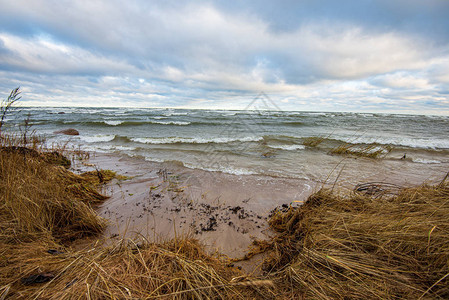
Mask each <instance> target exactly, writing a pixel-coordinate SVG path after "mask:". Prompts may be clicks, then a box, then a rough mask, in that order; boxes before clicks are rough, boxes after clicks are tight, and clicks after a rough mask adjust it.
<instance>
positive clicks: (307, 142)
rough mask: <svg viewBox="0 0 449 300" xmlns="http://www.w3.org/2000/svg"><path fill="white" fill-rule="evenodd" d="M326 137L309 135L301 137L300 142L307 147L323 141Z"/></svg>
mask: <svg viewBox="0 0 449 300" xmlns="http://www.w3.org/2000/svg"><path fill="white" fill-rule="evenodd" d="M327 138H328V137H325V136H310V137H306V138H303V140H302V144H303V145H304V146H307V147H317V146H318V145H319V144H321V143H322V142H324V141H325V140H326V139H327Z"/></svg>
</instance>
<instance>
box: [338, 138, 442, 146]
mask: <svg viewBox="0 0 449 300" xmlns="http://www.w3.org/2000/svg"><path fill="white" fill-rule="evenodd" d="M333 138H336V139H339V140H341V141H343V142H347V143H358V144H371V143H377V144H383V145H393V146H402V147H410V148H421V149H449V140H442V139H419V138H406V137H381V138H380V137H363V136H362V137H359V138H357V139H354V138H353V137H342V138H338V137H333Z"/></svg>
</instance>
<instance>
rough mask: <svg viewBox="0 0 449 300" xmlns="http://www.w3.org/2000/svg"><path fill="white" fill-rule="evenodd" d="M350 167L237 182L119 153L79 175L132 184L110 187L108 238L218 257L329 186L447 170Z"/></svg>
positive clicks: (394, 163)
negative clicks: (178, 239)
mask: <svg viewBox="0 0 449 300" xmlns="http://www.w3.org/2000/svg"><path fill="white" fill-rule="evenodd" d="M349 160H350V161H348V160H346V162H345V163H347V164H349V165H350V167H343V164H342V165H341V166H339V169H337V171H335V172H333V173H332V174H331V176H330V177H329V178H327V180H326V178H324V179H323V180H317V181H313V180H305V179H293V178H281V177H269V176H258V175H232V174H225V173H221V172H210V171H203V170H197V169H189V168H186V167H184V166H182V164H179V163H176V162H172V163H170V162H165V163H155V162H148V161H145V160H143V159H140V158H131V157H129V156H126V155H119V154H102V153H96V154H91V157H90V159H89V161H88V162H84V163H81V162H77V163H76V164H75V166H74V169H75V170H77V171H80V172H81V171H88V170H94V169H95V167H98V168H99V169H110V170H113V171H115V172H117V174H119V175H124V176H127V177H128V178H127V179H124V180H117V179H114V180H113V181H111V182H110V183H108V184H106V185H105V186H104V191H103V192H104V193H105V194H106V195H108V196H110V198H109V199H107V200H106V201H105V202H104V203H103V204H102V205H101V206H100V207H99V208H98V213H99V214H100V215H101V216H102V217H104V218H107V219H108V220H109V222H110V225H109V226H108V228H107V230H106V231H105V236H106V237H112V238H119V237H124V236H126V237H140V238H146V239H148V240H151V241H161V240H165V239H169V238H173V237H175V236H180V235H190V236H192V237H195V238H197V239H199V240H200V241H201V242H202V243H204V244H205V245H206V247H207V249H208V250H209V251H211V252H215V251H217V252H219V253H221V254H225V255H227V256H229V257H231V258H238V257H241V256H243V255H244V254H245V253H246V252H247V250H248V247H249V246H250V245H251V243H252V241H253V240H254V239H267V238H268V237H269V236H270V234H272V233H271V232H270V230H269V229H268V224H267V219H268V217H269V215H270V212H271V211H272V210H273V209H274V208H276V207H278V206H282V205H284V206H288V205H293V206H297V205H300V204H301V203H302V202H303V201H305V200H306V199H307V197H308V196H309V195H310V194H312V193H313V192H314V191H317V190H318V189H319V188H320V187H321V186H322V185H323V184H324V183H327V185H328V186H332V185H333V183H334V182H335V181H336V182H338V183H339V186H340V187H343V188H348V189H352V188H353V187H354V185H355V184H357V183H363V182H369V181H386V182H390V183H395V184H399V185H401V186H409V185H417V184H421V183H423V182H424V181H426V182H428V183H432V182H437V181H438V180H440V179H442V178H443V177H444V174H445V173H444V170H447V166H445V165H439V166H438V167H435V166H432V165H419V164H413V163H411V162H407V161H400V160H381V161H377V160H371V159H353V158H350V159H349Z"/></svg>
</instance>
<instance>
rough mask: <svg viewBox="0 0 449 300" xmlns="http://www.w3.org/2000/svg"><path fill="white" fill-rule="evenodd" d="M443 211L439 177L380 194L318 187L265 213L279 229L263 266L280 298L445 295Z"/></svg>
mask: <svg viewBox="0 0 449 300" xmlns="http://www.w3.org/2000/svg"><path fill="white" fill-rule="evenodd" d="M377 185H379V184H377ZM448 214H449V187H448V185H446V184H442V185H439V186H436V187H431V186H422V187H418V188H413V189H406V190H402V191H401V192H400V193H399V194H397V195H395V196H383V197H378V195H377V196H375V197H373V196H370V195H369V194H361V193H359V192H356V193H354V194H352V195H348V196H347V197H342V196H337V195H335V194H333V193H331V192H330V191H328V190H321V191H319V192H318V193H316V194H314V195H312V196H311V197H310V198H309V199H308V201H307V202H306V203H305V204H304V205H303V206H301V207H299V208H291V209H289V210H288V211H286V212H278V213H276V214H275V215H274V216H273V217H272V218H271V220H270V225H271V227H272V228H273V229H274V230H275V231H277V232H278V233H279V235H278V237H276V238H275V239H274V240H273V241H272V245H271V251H270V253H269V255H268V257H267V258H266V260H265V262H264V268H265V270H266V271H267V272H269V274H270V277H272V278H274V280H275V281H276V282H277V284H278V287H279V288H280V290H282V291H283V295H284V296H285V297H286V298H290V297H304V298H306V299H309V298H310V299H439V298H441V299H443V298H444V299H447V298H448V297H449V281H448V277H449V218H448V217H447V216H448Z"/></svg>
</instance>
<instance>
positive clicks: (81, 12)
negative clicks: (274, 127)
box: [0, 0, 449, 115]
mask: <svg viewBox="0 0 449 300" xmlns="http://www.w3.org/2000/svg"><path fill="white" fill-rule="evenodd" d="M448 16H449V1H447V0H425V1H424V0H419V1H418V0H357V1H356V0H352V1H348V0H339V1H334V0H332V1H324V0H297V1H288V0H285V1H282V0H280V1H267V0H259V1H255V0H247V1H232V0H230V1H181V0H177V1H171V0H168V1H144V0H142V1H139V0H127V1H119V0H85V1H82V0H79V1H74V0H73V1H66V0H54V1H52V0H13V1H12V0H0V95H1V97H2V98H5V97H6V96H7V95H8V94H9V91H10V90H11V89H13V88H15V87H17V86H20V87H21V89H22V99H21V102H22V105H25V106H28V105H29V106H110V107H121V106H127V107H174V108H202V109H244V108H245V107H246V106H247V105H248V103H250V102H251V100H252V99H254V98H255V97H256V96H257V95H258V94H260V93H265V94H266V95H267V96H268V97H269V98H270V99H271V100H272V101H273V103H275V104H276V106H277V107H279V108H280V109H282V110H300V111H353V112H395V113H412V114H443V115H449V17H448Z"/></svg>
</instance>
